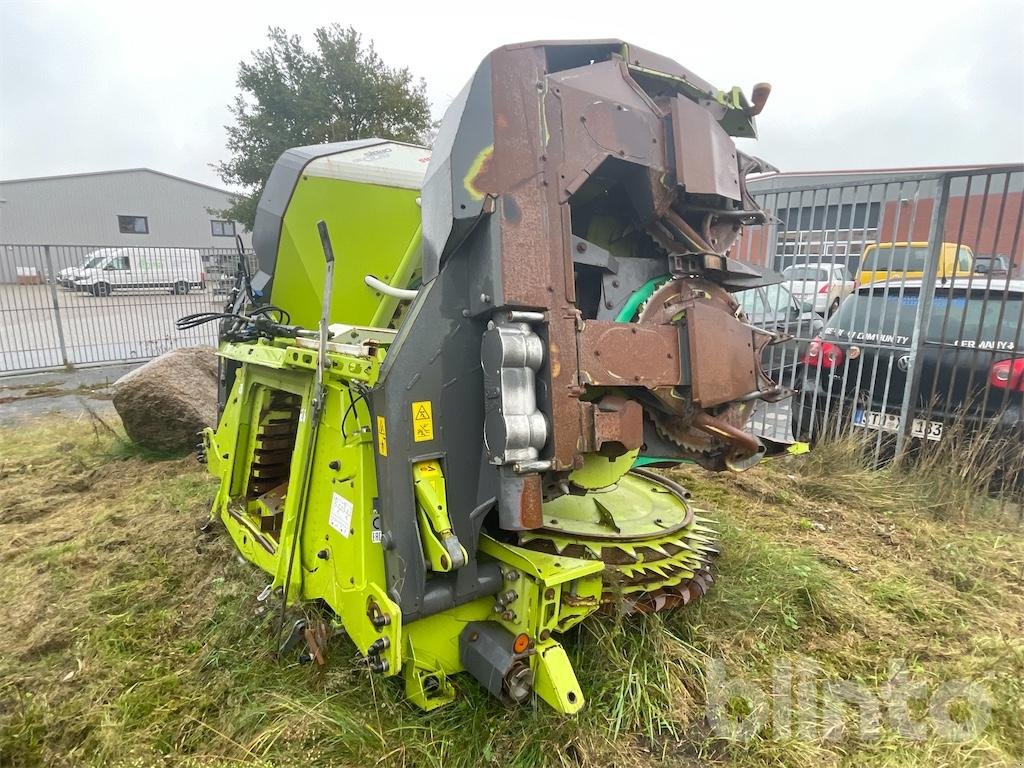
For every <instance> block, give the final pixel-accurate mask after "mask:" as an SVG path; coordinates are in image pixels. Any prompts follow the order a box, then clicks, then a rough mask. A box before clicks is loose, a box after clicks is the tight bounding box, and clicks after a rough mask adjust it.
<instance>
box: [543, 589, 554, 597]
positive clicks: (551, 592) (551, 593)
mask: <svg viewBox="0 0 1024 768" xmlns="http://www.w3.org/2000/svg"><path fill="white" fill-rule="evenodd" d="M544 599H545V600H554V599H555V590H553V589H552V588H551V587H548V588H547V589H545V590H544Z"/></svg>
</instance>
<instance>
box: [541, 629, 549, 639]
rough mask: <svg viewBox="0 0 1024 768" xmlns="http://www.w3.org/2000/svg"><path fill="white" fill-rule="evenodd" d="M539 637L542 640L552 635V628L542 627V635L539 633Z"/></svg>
mask: <svg viewBox="0 0 1024 768" xmlns="http://www.w3.org/2000/svg"><path fill="white" fill-rule="evenodd" d="M538 637H540V639H541V640H542V641H543V640H547V639H548V638H549V637H551V630H550V629H542V630H541V631H540V635H538Z"/></svg>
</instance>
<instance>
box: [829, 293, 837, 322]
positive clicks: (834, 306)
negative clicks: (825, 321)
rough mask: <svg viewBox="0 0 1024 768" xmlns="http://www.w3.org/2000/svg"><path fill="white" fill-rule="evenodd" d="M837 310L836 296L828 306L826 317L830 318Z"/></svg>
mask: <svg viewBox="0 0 1024 768" xmlns="http://www.w3.org/2000/svg"><path fill="white" fill-rule="evenodd" d="M837 309H839V297H838V296H836V298H835V299H834V300H833V301H832V303H831V304H830V305H829V307H828V315H827V317H831V316H832V315H834V314H835V313H836V310H837Z"/></svg>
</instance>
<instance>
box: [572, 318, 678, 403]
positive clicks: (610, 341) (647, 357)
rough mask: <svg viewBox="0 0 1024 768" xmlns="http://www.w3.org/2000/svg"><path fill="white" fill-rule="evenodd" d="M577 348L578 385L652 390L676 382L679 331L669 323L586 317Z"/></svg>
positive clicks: (669, 385)
mask: <svg viewBox="0 0 1024 768" xmlns="http://www.w3.org/2000/svg"><path fill="white" fill-rule="evenodd" d="M638 350H643V354H637V351H638ZM579 351H580V362H579V366H580V368H579V370H580V383H581V384H585V385H588V386H620V387H635V386H643V387H648V388H651V389H653V388H655V387H671V386H673V385H674V384H677V383H678V382H679V332H678V330H677V329H676V328H675V327H673V326H671V325H654V324H647V325H644V324H640V323H613V322H609V321H603V320H588V321H587V322H586V323H585V324H584V325H583V328H582V330H581V331H580V334H579Z"/></svg>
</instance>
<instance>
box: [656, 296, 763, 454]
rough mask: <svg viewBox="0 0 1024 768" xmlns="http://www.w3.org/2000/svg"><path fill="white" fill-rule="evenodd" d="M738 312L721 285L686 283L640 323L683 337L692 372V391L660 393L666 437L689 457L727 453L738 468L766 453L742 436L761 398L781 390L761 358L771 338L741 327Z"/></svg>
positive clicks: (688, 384)
mask: <svg viewBox="0 0 1024 768" xmlns="http://www.w3.org/2000/svg"><path fill="white" fill-rule="evenodd" d="M737 310H738V305H737V304H736V301H735V299H734V298H733V297H732V295H731V294H730V293H728V292H727V291H726V290H725V289H723V288H722V287H721V286H720V285H717V284H716V283H712V282H710V281H707V280H700V279H695V278H681V279H676V280H671V281H669V282H667V283H665V284H664V285H662V286H661V287H660V288H658V290H656V291H655V292H654V293H653V294H652V295H651V297H650V299H648V301H647V302H646V303H645V304H644V306H643V307H641V309H640V312H639V314H638V317H637V323H638V324H640V325H645V324H657V325H660V326H665V327H671V328H673V330H675V331H676V332H677V333H681V334H682V337H683V338H682V339H681V341H680V343H681V345H682V351H683V352H684V356H685V361H689V362H690V364H689V366H688V367H687V370H681V375H682V377H683V380H682V381H683V383H684V384H685V386H684V387H678V386H663V387H654V388H652V393H653V395H654V397H655V398H656V399H657V401H658V403H659V404H660V406H661V409H660V410H655V409H652V410H651V411H650V413H651V418H652V420H653V422H654V424H655V427H656V428H657V430H658V433H659V434H661V435H662V436H663V437H665V438H667V439H669V440H671V441H672V442H674V443H676V444H677V445H679V446H680V447H682V448H685V449H687V450H689V451H697V452H701V453H710V452H712V451H715V450H723V449H725V450H726V453H727V455H728V457H729V458H730V460H732V461H733V462H734V463H735V464H736V465H737V466H738V465H739V463H740V462H741V461H742V460H744V459H747V458H749V457H750V456H754V455H757V453H758V451H759V450H760V447H759V446H758V445H757V443H756V441H754V439H753V438H751V437H749V436H746V435H745V433H744V432H743V431H742V427H743V425H744V424H745V423H746V420H747V418H748V417H749V415H750V412H751V410H752V409H753V404H752V401H753V400H754V399H757V397H759V395H755V394H754V393H755V392H756V393H762V392H764V393H765V394H771V393H772V392H773V391H775V389H776V387H775V384H774V382H772V381H771V380H770V379H769V378H768V377H767V376H766V375H765V374H764V372H763V370H762V369H761V365H760V358H761V351H762V350H763V348H764V347H765V346H766V345H767V344H768V343H769V342H770V341H771V336H770V335H769V334H766V333H763V332H761V331H759V330H758V329H755V328H752V327H751V326H749V325H746V324H744V323H742V322H740V321H739V320H738V319H737V317H736V312H737ZM684 365H685V362H684V361H681V366H684ZM687 375H688V378H687ZM698 418H699V419H700V420H701V423H700V424H699V423H698ZM710 420H713V423H714V424H716V425H717V426H718V431H717V432H716V431H713V430H709V429H708V428H707V425H708V424H709V423H712V422H711V421H710ZM701 424H703V426H702V425H701ZM739 435H744V436H745V437H743V438H741V437H738V436H739ZM746 438H749V441H748V440H746ZM751 443H752V444H751Z"/></svg>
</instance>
